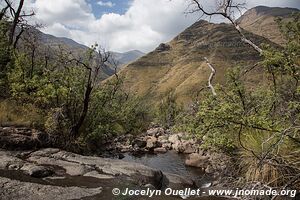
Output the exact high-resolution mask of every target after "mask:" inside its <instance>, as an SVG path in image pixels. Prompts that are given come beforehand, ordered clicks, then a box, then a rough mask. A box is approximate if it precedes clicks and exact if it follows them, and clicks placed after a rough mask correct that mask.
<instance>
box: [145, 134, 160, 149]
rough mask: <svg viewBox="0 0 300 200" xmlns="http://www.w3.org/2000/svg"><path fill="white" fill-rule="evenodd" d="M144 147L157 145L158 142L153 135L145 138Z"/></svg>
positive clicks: (148, 147)
mask: <svg viewBox="0 0 300 200" xmlns="http://www.w3.org/2000/svg"><path fill="white" fill-rule="evenodd" d="M146 143H147V144H146V148H147V149H154V148H156V147H158V142H157V138H156V137H154V136H149V137H148V138H147V141H146Z"/></svg>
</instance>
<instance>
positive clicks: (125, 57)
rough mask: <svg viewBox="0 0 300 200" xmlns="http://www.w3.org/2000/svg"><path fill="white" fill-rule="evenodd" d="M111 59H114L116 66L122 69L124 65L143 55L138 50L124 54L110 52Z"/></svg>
mask: <svg viewBox="0 0 300 200" xmlns="http://www.w3.org/2000/svg"><path fill="white" fill-rule="evenodd" d="M111 54H112V57H113V58H114V59H116V61H117V62H118V66H120V67H123V66H124V65H126V64H129V63H131V62H133V61H136V60H137V59H138V58H140V57H142V56H143V55H145V53H143V52H141V51H139V50H132V51H127V52H124V53H118V52H111Z"/></svg>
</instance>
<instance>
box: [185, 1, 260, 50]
mask: <svg viewBox="0 0 300 200" xmlns="http://www.w3.org/2000/svg"><path fill="white" fill-rule="evenodd" d="M188 1H190V2H191V7H192V9H191V11H190V13H195V12H199V13H200V14H201V15H202V16H203V15H206V16H209V17H212V16H222V17H224V18H225V19H227V20H229V22H230V23H231V24H232V25H233V26H234V28H235V29H236V30H237V32H238V33H239V34H240V36H241V40H242V41H243V42H245V43H247V44H249V45H250V46H251V47H252V48H254V49H255V50H256V51H257V52H259V53H262V49H261V48H260V47H258V46H257V45H256V44H254V43H253V42H252V41H251V40H249V39H248V38H247V37H246V36H245V35H244V33H243V30H242V29H241V27H240V26H239V25H238V24H237V22H236V20H235V19H234V15H235V14H236V12H239V13H241V9H243V8H245V3H235V1H234V0H220V1H216V3H217V6H216V8H215V10H214V11H208V10H206V9H205V8H204V6H203V3H202V1H201V0H188ZM202 16H201V17H202Z"/></svg>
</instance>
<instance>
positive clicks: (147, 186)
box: [144, 183, 156, 190]
mask: <svg viewBox="0 0 300 200" xmlns="http://www.w3.org/2000/svg"><path fill="white" fill-rule="evenodd" d="M144 187H146V188H150V189H153V190H154V189H156V188H155V187H154V186H153V185H152V184H150V183H148V184H146V185H144Z"/></svg>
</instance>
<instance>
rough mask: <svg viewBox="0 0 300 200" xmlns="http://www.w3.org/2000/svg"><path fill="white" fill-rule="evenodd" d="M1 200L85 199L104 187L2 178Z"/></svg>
mask: <svg viewBox="0 0 300 200" xmlns="http://www.w3.org/2000/svg"><path fill="white" fill-rule="evenodd" d="M0 185H1V192H0V199H1V200H10V199H17V200H28V199H34V200H53V199H56V200H71V199H84V198H85V197H91V196H95V195H97V194H100V193H101V192H102V188H101V187H100V188H81V187H60V186H53V185H42V184H37V183H29V182H21V181H17V180H11V179H8V178H4V177H1V178H0Z"/></svg>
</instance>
